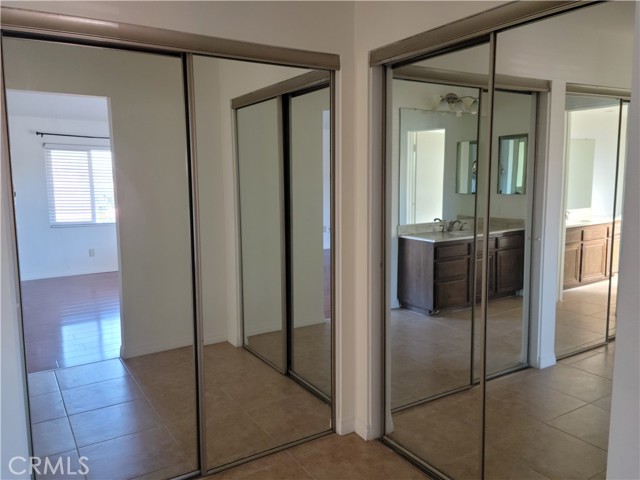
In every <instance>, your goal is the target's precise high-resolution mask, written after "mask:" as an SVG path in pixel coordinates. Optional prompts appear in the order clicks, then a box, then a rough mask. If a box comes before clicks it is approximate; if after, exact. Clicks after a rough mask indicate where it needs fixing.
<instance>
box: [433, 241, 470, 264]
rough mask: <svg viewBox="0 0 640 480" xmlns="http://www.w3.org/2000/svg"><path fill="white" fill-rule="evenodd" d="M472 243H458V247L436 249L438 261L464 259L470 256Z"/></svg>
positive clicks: (449, 246) (448, 246)
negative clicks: (442, 259)
mask: <svg viewBox="0 0 640 480" xmlns="http://www.w3.org/2000/svg"><path fill="white" fill-rule="evenodd" d="M469 245H470V243H458V244H457V245H447V246H441V247H437V248H436V259H438V260H439V259H441V258H450V257H462V256H465V255H469Z"/></svg>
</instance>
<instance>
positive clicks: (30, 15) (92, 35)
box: [0, 7, 340, 478]
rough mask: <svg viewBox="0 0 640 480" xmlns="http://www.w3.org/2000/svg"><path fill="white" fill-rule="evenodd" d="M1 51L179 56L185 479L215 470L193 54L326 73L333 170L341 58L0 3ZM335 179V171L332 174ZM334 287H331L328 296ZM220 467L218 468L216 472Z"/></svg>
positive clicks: (13, 246)
mask: <svg viewBox="0 0 640 480" xmlns="http://www.w3.org/2000/svg"><path fill="white" fill-rule="evenodd" d="M0 11H1V16H0V22H1V23H0V48H2V39H3V38H24V39H29V40H41V41H53V42H59V43H67V44H73V45H85V46H98V47H105V48H114V49H120V50H130V51H136V52H146V53H156V54H168V55H173V56H179V57H181V60H182V70H183V82H184V99H185V110H186V128H187V131H186V132H185V135H186V139H187V155H188V158H187V166H188V179H189V188H190V204H191V208H190V210H191V212H190V216H191V219H190V220H191V232H190V234H191V238H192V240H191V250H192V279H193V315H194V325H193V328H194V333H195V336H194V355H195V378H196V402H197V412H198V419H197V439H198V454H199V458H198V462H199V470H198V471H195V472H192V473H190V474H187V475H185V476H184V478H189V477H193V476H199V475H201V476H206V475H208V474H211V473H213V471H207V467H206V466H207V451H206V418H205V391H204V368H203V348H204V344H203V339H204V332H203V330H204V329H203V312H202V272H201V240H200V230H199V229H200V221H199V218H200V207H199V200H198V186H197V183H198V182H197V181H196V180H197V178H198V152H197V148H196V137H195V110H196V99H195V93H194V72H193V56H194V55H196V54H197V55H202V56H209V57H214V58H225V59H232V60H240V61H252V62H260V63H266V64H272V65H280V66H288V67H300V68H312V69H316V70H321V71H322V72H321V73H324V75H326V76H328V78H329V86H330V91H331V144H330V145H331V165H332V171H333V166H334V165H335V121H334V120H335V112H336V106H337V105H336V96H335V87H336V74H335V72H336V71H337V70H339V69H340V56H339V55H336V54H332V53H323V52H314V51H307V50H301V49H293V48H285V47H274V46H268V45H263V44H258V43H252V42H243V41H238V40H229V39H224V38H219V37H213V36H207V35H198V34H192V33H185V32H178V31H173V30H167V29H161V28H154V27H146V26H140V25H134V24H129V23H123V22H113V21H105V20H99V21H98V20H96V21H87V19H86V18H82V17H76V16H71V15H62V14H53V13H45V12H35V11H30V10H23V9H18V8H12V7H0ZM0 70H1V71H0V78H1V79H2V84H1V85H0V86H1V91H2V92H1V93H2V112H1V115H2V118H3V120H4V123H3V128H2V130H3V131H2V145H1V148H2V165H1V168H2V174H3V182H4V185H3V187H4V188H5V190H6V192H13V190H14V189H13V180H12V173H11V161H10V152H9V142H8V134H9V130H8V125H7V120H8V114H7V108H6V90H5V84H4V62H3V63H2V65H0ZM332 178H333V176H332ZM333 183H334V182H333V180H332V185H331V195H332V197H331V198H332V204H333V199H334V198H335V190H334V185H333ZM5 197H7V198H2V199H1V200H2V202H6V204H7V213H8V215H9V223H10V225H11V232H10V235H9V236H10V245H9V246H8V248H9V249H10V250H11V261H12V266H11V269H12V273H13V274H12V281H13V282H14V284H15V286H16V292H15V303H16V306H17V307H18V308H17V311H18V314H17V318H18V331H19V348H20V356H21V361H22V382H23V386H24V408H25V412H26V420H27V424H26V425H25V428H26V430H27V436H28V441H29V454H30V455H33V439H32V437H31V428H30V413H29V412H30V407H29V404H28V400H27V399H28V395H27V372H26V357H25V349H24V336H23V315H22V311H23V310H22V294H21V290H20V272H19V265H18V256H17V225H16V216H15V209H14V205H13V200H12V198H9V197H10V193H9V194H7V195H5ZM333 223H334V220H333V211H332V225H331V231H332V233H331V235H332V245H335V242H334V236H335V233H334V232H335V228H334V225H333ZM334 258H335V257H334V256H333V255H332V262H331V275H332V289H333V288H334V287H333V285H334V281H333V277H334V275H335V268H336V266H335V260H334ZM333 295H334V292H333V291H332V298H334V297H333ZM331 308H332V318H335V301H332V307H331ZM331 340H332V342H331V343H332V346H331V349H332V350H331V361H332V365H331V374H332V390H333V392H335V385H336V384H335V378H336V375H335V322H332V326H331ZM335 415H336V412H335V408H334V403H332V409H331V431H334V430H335V424H336V422H335ZM312 438H314V437H311V438H305V439H302V440H300V441H298V442H294V444H299V443H303V442H305V441H308V440H310V439H312ZM294 444H287V445H284V446H282V447H278V448H275V449H271V450H269V451H266V452H263V453H260V454H256V455H253V456H251V457H248V458H246V459H243V460H240V461H238V462H235V463H234V464H231V465H229V466H227V467H225V468H229V467H231V466H234V465H236V464H240V463H245V462H247V461H250V460H253V459H256V458H259V457H262V456H264V455H268V454H271V453H274V452H275V451H278V450H282V449H285V448H289V447H291V446H293V445H294ZM216 471H217V470H216Z"/></svg>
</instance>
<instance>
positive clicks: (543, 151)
mask: <svg viewBox="0 0 640 480" xmlns="http://www.w3.org/2000/svg"><path fill="white" fill-rule="evenodd" d="M633 8H634V6H633V5H632V4H630V3H628V2H608V3H602V4H597V5H593V6H588V7H585V8H580V9H578V10H575V11H572V12H569V13H566V14H562V15H558V16H554V17H550V18H547V19H544V20H542V21H538V22H533V23H529V24H527V25H524V26H521V27H518V28H514V29H511V30H507V31H504V32H501V33H499V34H498V35H497V56H496V78H497V79H498V78H500V77H501V78H507V79H508V78H509V77H511V79H512V83H514V84H515V83H518V84H519V85H520V91H522V89H524V88H525V86H526V85H527V80H528V79H538V80H546V81H549V82H550V89H551V91H550V92H549V93H546V92H541V93H538V94H537V95H539V97H540V100H541V101H540V102H538V107H539V109H540V111H539V113H538V114H537V119H538V122H539V123H538V125H539V128H538V129H537V133H536V131H534V130H527V129H525V128H521V127H520V126H516V125H515V124H514V125H513V127H514V128H517V130H515V131H512V132H505V134H522V133H528V141H529V149H528V152H529V154H528V155H527V164H528V168H527V170H528V172H527V181H526V190H525V192H524V193H523V194H518V195H500V194H498V193H497V192H498V189H497V188H496V187H495V186H492V191H493V192H496V193H493V196H492V198H491V216H492V221H494V219H495V218H500V217H503V216H504V217H506V216H507V215H505V212H506V211H513V212H514V213H515V212H516V211H515V210H510V208H511V207H514V208H515V207H516V205H517V202H519V201H523V200H526V202H527V205H526V206H524V205H521V206H520V207H519V208H521V210H519V211H520V212H522V213H523V214H524V216H522V218H524V227H523V237H524V238H523V244H524V251H523V253H524V259H523V260H522V262H523V263H521V265H523V266H524V278H523V282H522V285H523V286H522V289H521V291H516V292H515V293H514V294H512V296H511V297H506V298H495V299H493V300H490V301H489V306H488V310H489V311H488V318H487V345H486V349H487V350H486V351H487V374H488V378H487V382H486V400H485V402H486V403H485V410H486V413H485V419H486V427H485V428H486V431H485V438H486V442H485V471H484V478H487V479H499V478H528V477H529V476H533V477H534V478H535V477H536V476H537V475H539V474H542V475H544V476H545V477H549V478H570V477H571V478H582V479H588V478H592V477H593V476H594V475H602V472H605V471H606V460H607V451H606V450H607V448H608V445H607V440H608V438H607V426H608V424H609V411H608V407H607V403H606V402H608V400H609V399H610V396H609V395H610V393H611V387H612V383H611V379H612V369H611V365H612V362H611V359H612V357H611V354H612V353H613V349H612V348H610V347H607V348H602V349H600V348H598V349H595V350H590V351H588V352H586V353H584V354H583V355H581V356H572V357H567V358H562V357H563V356H564V355H567V354H568V353H570V352H572V353H578V352H581V351H583V348H586V347H589V346H597V345H598V344H602V343H603V342H604V341H605V334H606V326H605V321H606V312H607V293H608V286H609V282H608V279H607V278H606V265H607V262H608V260H607V249H608V247H607V242H608V238H607V232H608V231H609V229H610V227H611V225H612V220H613V219H612V212H614V204H613V192H614V191H615V188H616V182H615V169H616V143H617V137H618V135H617V132H618V118H619V113H620V110H619V106H618V105H619V99H607V98H605V97H603V96H602V95H601V94H598V95H594V96H593V98H591V96H583V95H581V96H580V97H575V98H571V99H570V98H566V99H565V95H564V92H565V87H566V91H571V89H572V86H571V85H570V83H568V82H575V83H577V84H580V85H600V86H603V87H617V88H623V89H624V88H629V85H630V82H629V80H630V76H629V74H630V72H629V69H628V66H629V59H630V58H631V57H630V55H631V52H632V50H631V45H632V38H633V37H632V35H631V32H632V22H631V21H630V20H629V19H628V16H629V15H632V14H633V13H632V11H633ZM629 27H631V28H629ZM594 28H597V29H598V32H599V33H600V34H599V35H598V36H597V38H594V37H593V36H591V35H589V34H588V32H589V31H592V30H593V29H594ZM594 65H597V68H595V67H594ZM499 93H501V92H496V101H498V100H499V98H498V94H499ZM594 93H596V92H594ZM519 95H523V94H522V93H520V94H519ZM523 96H524V95H523ZM533 96H535V94H534V95H533ZM596 97H598V98H596ZM612 100H613V101H612ZM512 105H513V106H514V108H510V106H512ZM529 105H531V107H530V108H528V109H525V108H524V106H522V107H518V108H517V109H516V108H515V104H514V103H513V102H509V103H507V104H505V105H503V107H500V105H499V103H497V104H496V106H495V115H494V123H493V125H494V130H497V129H498V128H499V127H498V125H499V124H500V122H504V123H505V124H506V123H514V122H505V120H507V119H509V117H510V116H512V115H517V118H518V119H520V120H521V121H524V122H526V123H528V124H530V125H531V126H533V125H535V121H534V120H533V119H534V118H535V117H536V110H535V107H536V104H535V102H529ZM608 109H612V111H610V112H609V115H610V121H608V120H605V119H604V118H602V119H599V118H596V116H595V112H596V110H600V113H604V110H608ZM527 112H529V113H527ZM587 118H589V119H587ZM495 133H496V134H497V135H500V132H497V131H496V132H495ZM494 138H495V137H494ZM496 140H497V139H495V140H494V141H496ZM565 140H566V141H565ZM535 143H538V145H537V148H535V149H532V144H535ZM494 145H495V144H494ZM495 148H496V151H497V150H498V148H499V147H498V145H495ZM565 149H566V150H568V152H567V153H568V154H567V157H566V158H567V161H568V165H567V163H565V164H564V166H563V165H562V164H561V163H560V162H558V160H559V159H561V158H563V157H564V156H565ZM535 152H537V156H535V155H536V154H535ZM545 157H546V158H545ZM494 158H495V157H494ZM497 160H498V159H497V158H495V161H497ZM541 165H544V166H545V168H546V169H548V170H546V175H547V180H545V184H544V185H542V186H540V185H538V188H536V190H537V191H536V197H537V198H538V199H539V198H540V197H539V193H538V192H540V188H539V187H543V188H547V189H552V190H553V193H551V194H550V198H551V199H552V203H554V204H557V205H556V206H554V207H552V208H549V205H547V206H545V205H543V204H542V203H540V202H539V201H535V202H534V203H533V205H532V204H531V203H530V202H532V200H534V199H533V198H532V196H533V195H532V193H533V192H534V189H533V188H532V187H533V183H532V182H531V175H530V174H531V173H532V172H533V170H532V168H533V169H535V171H536V172H537V173H538V174H540V173H541V172H542V170H541V169H540V166H541ZM494 175H496V177H498V178H499V175H498V174H497V168H496V169H494ZM563 177H564V178H563ZM498 178H496V180H492V182H497V181H498ZM542 178H545V177H543V176H541V175H536V180H540V179H542ZM561 179H562V181H566V184H565V186H564V187H565V189H564V192H562V190H561V188H562V187H563V184H562V181H561ZM605 179H608V180H607V181H606V182H605V183H606V185H604V184H603V185H599V186H598V187H597V188H594V185H595V184H596V183H599V182H600V181H601V180H602V181H604V180H605ZM493 185H496V183H493ZM570 185H575V186H576V187H577V188H575V189H572V188H570ZM548 193H549V190H548ZM560 194H562V195H560ZM562 196H564V199H563V198H562ZM596 199H597V200H596ZM600 199H602V200H605V199H609V200H606V201H604V203H603V204H602V207H600V205H599V204H597V202H599V200H600ZM563 201H564V203H565V206H562V203H563ZM496 202H501V203H496ZM594 206H595V207H596V208H594ZM537 208H540V211H537V210H536V209H537ZM600 208H602V210H600ZM507 209H509V210H507ZM532 213H533V215H532ZM509 216H514V217H515V215H511V214H510V215H509ZM599 216H602V223H600V219H597V218H596V217H599ZM532 218H535V222H531V219H532ZM587 220H588V222H586V221H587ZM594 220H595V221H594ZM583 221H584V222H585V223H583ZM573 222H576V223H573ZM553 225H557V227H554V226H553ZM574 228H576V230H575V231H573V229H574ZM575 232H577V234H576V233H575ZM556 235H557V237H556ZM556 238H557V239H558V245H559V246H561V247H560V248H561V249H562V250H561V251H560V252H558V251H553V250H552V251H547V252H546V253H545V245H549V244H551V245H554V244H555V242H556ZM498 240H499V239H498ZM537 240H540V241H541V242H542V243H541V245H540V248H538V245H537ZM509 249H511V250H515V247H514V246H513V244H512V245H511V246H510V247H509ZM499 252H500V244H499V243H498V244H496V253H499ZM558 253H560V257H559V259H560V261H559V264H560V271H558V272H551V275H550V276H549V278H547V277H546V275H545V274H544V273H542V274H541V275H540V277H538V278H541V281H542V282H543V283H544V284H545V286H543V287H541V288H540V289H539V291H538V292H536V291H535V290H533V289H532V291H531V295H530V288H529V286H528V282H529V281H530V280H529V278H530V273H529V272H528V269H530V270H531V272H532V273H533V274H536V275H537V273H536V270H537V265H538V264H543V263H544V262H547V261H548V259H552V261H555V258H556V255H557V254H558ZM528 255H531V257H532V258H536V256H537V255H541V256H540V257H537V258H538V260H534V261H531V260H530V259H529V257H528ZM562 255H564V260H563V259H562ZM571 255H573V257H572V256H571ZM519 261H520V260H519ZM572 261H573V263H572ZM563 264H564V269H563V268H562V265H563ZM596 265H598V266H599V268H600V272H601V273H597V270H598V269H597V268H595V267H596ZM568 267H573V268H574V270H573V271H574V272H575V274H576V277H575V278H576V279H577V282H578V283H577V285H576V286H575V287H574V288H571V290H567V291H564V292H563V293H561V292H562V290H563V285H562V284H563V280H562V277H563V276H564V282H566V281H567V280H568V279H569V277H571V275H569V272H570V271H572V269H571V268H568ZM583 267H588V268H587V269H586V270H585V269H584V268H583ZM496 268H497V269H500V265H499V264H498V263H496ZM591 269H593V270H591ZM563 270H564V275H561V274H562V273H563ZM512 271H515V269H513V270H512ZM585 275H586V277H585ZM589 276H591V278H592V280H593V281H592V282H589V283H588V284H585V285H580V279H584V278H587V277H589ZM598 276H599V278H598ZM497 278H498V277H497ZM534 278H535V277H534ZM537 281H538V280H536V282H537ZM547 282H548V283H547ZM556 282H557V283H556ZM553 284H556V285H557V287H556V288H555V289H554V288H549V285H553ZM594 287H597V288H598V289H601V290H602V294H599V293H596V292H595V291H593V290H592V289H593V288H594ZM583 289H584V290H583ZM534 294H537V295H534ZM507 299H508V302H509V303H511V304H512V305H510V306H509V308H504V309H502V308H501V306H500V303H501V302H504V301H505V300H507ZM549 299H551V300H552V301H551V303H547V301H548V300H549ZM555 300H557V308H549V307H552V306H553V307H555V306H556V305H554V304H555V303H556V302H555ZM516 301H518V302H519V303H520V302H521V305H522V307H520V306H518V308H511V307H513V303H514V302H516ZM538 302H540V303H538ZM547 305H548V307H547ZM554 311H555V313H556V314H555V316H554V315H553V314H554ZM492 312H493V313H492ZM530 312H531V313H530ZM518 323H519V324H520V326H518V329H521V331H522V336H519V335H520V333H519V331H516V335H515V336H511V337H510V336H508V331H509V329H510V328H512V327H515V326H517V325H518ZM526 332H529V334H530V336H531V342H528V343H527V342H526ZM552 332H553V333H555V336H554V335H553V334H551V333H552ZM554 344H555V345H554ZM500 346H506V347H508V348H509V349H510V353H509V355H508V356H506V357H504V358H501V355H500V352H501V350H499V349H498V348H499V347H500ZM554 347H555V348H554ZM527 351H528V353H529V355H526V353H527ZM518 353H520V354H521V355H522V356H521V357H520V358H518ZM518 360H520V363H519V364H518ZM527 362H528V363H530V364H531V365H532V368H530V369H526V370H522V371H519V370H518V367H519V365H523V366H524V365H526V364H527ZM496 369H499V370H498V371H497V373H499V374H500V375H499V376H496V375H492V374H495V372H496ZM587 384H588V385H589V391H590V393H587V391H586V390H585V388H584V387H585V385H587ZM595 418H598V420H597V421H594V419H595ZM587 423H590V425H591V426H590V427H586V425H587ZM596 424H597V425H596ZM576 425H579V427H577V428H576ZM596 438H597V439H598V440H596ZM533 451H535V454H534V455H532V452H533ZM534 472H535V474H534Z"/></svg>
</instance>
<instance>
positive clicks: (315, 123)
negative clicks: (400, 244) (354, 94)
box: [285, 88, 330, 360]
mask: <svg viewBox="0 0 640 480" xmlns="http://www.w3.org/2000/svg"><path fill="white" fill-rule="evenodd" d="M329 107H330V92H329V89H328V88H323V89H322V90H317V91H315V92H311V93H308V94H305V95H300V96H296V97H294V98H292V99H291V105H290V112H291V130H290V131H291V137H290V145H291V163H290V165H291V185H290V186H285V188H290V192H291V212H290V213H291V262H292V263H291V267H292V279H291V281H292V284H293V312H292V314H293V326H294V328H296V327H304V326H307V325H314V324H319V323H324V320H325V317H324V249H323V235H322V227H323V213H324V202H323V190H324V188H325V186H326V183H327V181H328V178H325V177H324V175H323V170H324V161H323V160H324V159H323V157H324V150H323V122H324V118H323V117H324V115H323V114H324V111H326V110H328V109H329ZM298 348H304V345H299V346H298ZM327 353H328V352H327ZM326 358H327V360H328V359H329V355H327V357H326Z"/></svg>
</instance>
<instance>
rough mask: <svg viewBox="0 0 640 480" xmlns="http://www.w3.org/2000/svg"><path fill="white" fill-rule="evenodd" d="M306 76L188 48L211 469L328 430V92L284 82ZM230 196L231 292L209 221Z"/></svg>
mask: <svg viewBox="0 0 640 480" xmlns="http://www.w3.org/2000/svg"><path fill="white" fill-rule="evenodd" d="M309 75H314V76H315V77H317V76H318V72H313V74H311V73H309V70H305V69H298V68H289V67H281V66H274V65H262V64H258V63H249V62H240V61H233V60H223V59H215V58H210V57H200V56H196V57H194V80H195V82H194V84H195V85H194V87H195V95H196V100H197V104H196V107H197V108H196V118H197V121H196V126H197V142H198V143H197V147H198V154H199V172H200V178H199V196H200V197H199V202H200V206H201V211H202V212H203V214H202V220H201V222H202V225H201V244H202V258H203V270H202V276H203V304H204V306H205V308H204V375H205V396H206V402H205V408H206V420H207V421H206V423H207V424H206V432H205V436H206V444H207V468H208V469H209V470H212V469H218V468H220V467H222V466H224V465H228V464H230V463H232V462H235V461H238V460H242V459H246V458H247V457H250V456H252V455H256V454H260V453H263V452H265V451H268V450H271V449H274V448H277V447H280V446H282V445H285V444H287V443H290V442H294V441H298V440H301V439H303V438H307V437H309V436H312V435H315V434H319V433H322V432H326V431H327V430H329V429H330V428H331V405H330V404H328V403H327V401H328V400H330V396H331V384H332V372H331V319H330V314H329V316H325V312H330V311H331V298H330V295H329V296H328V297H327V296H326V294H327V292H330V291H331V284H330V277H329V279H328V281H329V284H328V285H327V284H326V283H325V278H326V277H325V275H329V271H330V269H329V270H325V269H326V268H328V267H325V258H326V256H328V257H329V258H330V248H331V243H330V240H329V241H328V243H326V244H325V243H324V242H323V227H324V226H329V225H330V220H331V217H330V214H329V212H325V206H326V205H330V195H331V192H330V188H329V185H330V183H329V184H328V185H327V184H326V181H327V177H328V176H329V175H330V171H326V172H325V167H327V166H328V165H326V164H325V157H326V156H327V155H328V154H329V152H330V142H329V138H330V135H329V134H328V132H329V131H330V122H329V121H328V113H325V112H328V111H329V110H330V105H329V90H328V88H327V89H321V90H315V91H313V92H306V93H307V94H305V95H293V96H289V95H288V94H285V93H284V92H287V91H288V90H287V88H286V85H290V84H291V83H292V82H293V83H294V84H296V85H299V83H300V79H301V78H303V77H304V78H306V77H307V76H309ZM327 78H328V76H327ZM303 83H304V82H303ZM293 88H294V89H295V88H299V86H298V87H295V86H294V87H293ZM265 92H267V93H265ZM247 99H249V100H247ZM232 119H235V122H234V121H232ZM325 122H326V123H325ZM289 125H290V126H289ZM234 150H235V151H234ZM234 154H235V155H234ZM234 156H235V159H234ZM329 158H330V157H329ZM287 159H288V160H287ZM234 163H235V166H236V167H237V170H236V171H235V174H234V172H233V170H232V169H230V166H232V165H234ZM236 182H237V183H236ZM234 183H235V184H236V185H235V189H234ZM236 189H237V190H236ZM326 195H328V196H329V198H327V197H326ZM234 197H235V199H237V201H238V204H237V208H238V227H239V228H238V232H237V233H238V237H237V239H238V243H237V248H238V257H239V261H240V263H239V270H238V271H237V275H239V277H238V287H239V289H238V290H237V291H236V290H235V286H234V285H235V284H234V282H233V281H232V279H233V278H234V275H236V273H235V272H236V270H235V269H236V265H235V264H233V262H231V263H232V265H230V264H229V260H230V258H229V257H233V255H231V253H230V249H229V243H231V245H235V243H234V241H235V236H232V237H233V238H234V240H231V239H230V238H229V232H225V231H221V229H220V228H219V223H220V219H221V218H225V217H226V216H228V215H230V213H229V204H230V203H231V204H232V203H233V201H234ZM289 204H291V205H292V206H295V208H293V209H290V208H288V205H289ZM325 222H329V223H325ZM325 250H328V251H325ZM220 271H226V272H227V273H226V274H225V275H223V276H221V275H220ZM289 275H291V276H293V278H294V281H293V283H292V282H291V280H290V279H288V278H287V277H288V276H289ZM300 277H304V278H303V279H304V282H303V281H301V280H300ZM288 285H293V288H290V287H288ZM235 295H238V298H239V302H240V305H241V311H240V312H237V313H234V312H233V308H232V305H233V302H230V301H229V298H234V297H235ZM325 301H326V302H329V303H328V305H326V306H325ZM291 327H294V328H291ZM317 327H320V328H319V330H318V329H317ZM310 330H311V332H309V331H310ZM316 330H317V331H316ZM318 392H326V395H325V397H322V396H321V395H319V393H318ZM319 397H320V398H319Z"/></svg>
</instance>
